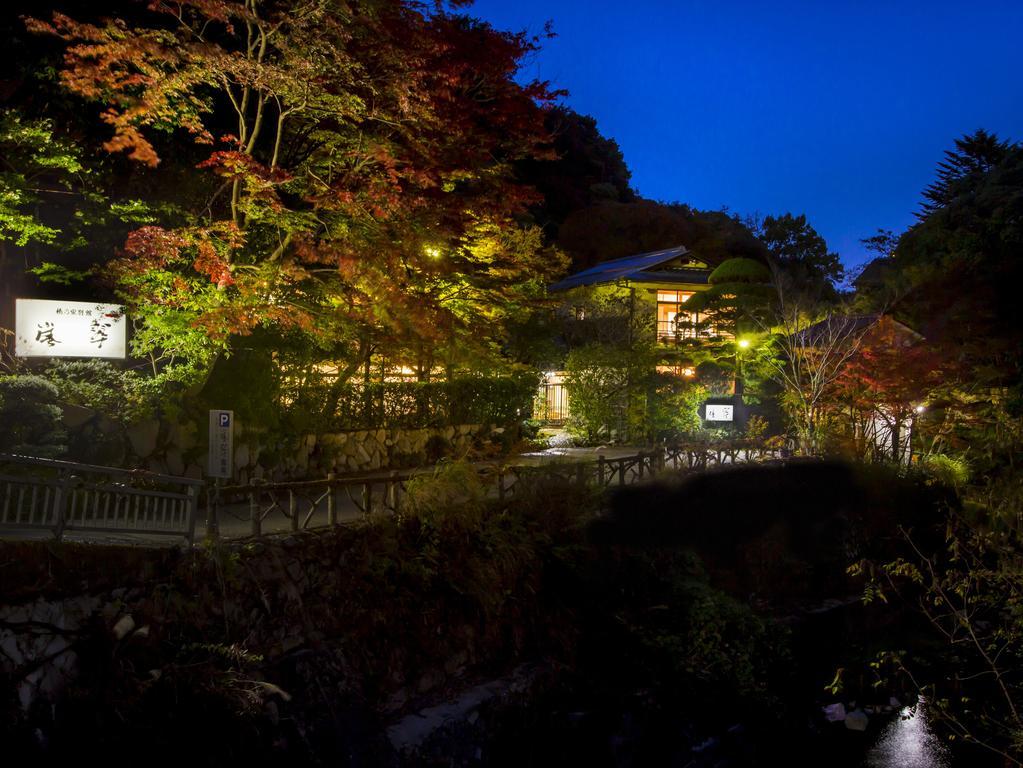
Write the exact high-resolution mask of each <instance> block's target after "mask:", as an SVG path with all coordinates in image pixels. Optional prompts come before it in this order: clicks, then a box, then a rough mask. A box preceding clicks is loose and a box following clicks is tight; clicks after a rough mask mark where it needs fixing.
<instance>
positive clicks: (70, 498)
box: [0, 454, 203, 541]
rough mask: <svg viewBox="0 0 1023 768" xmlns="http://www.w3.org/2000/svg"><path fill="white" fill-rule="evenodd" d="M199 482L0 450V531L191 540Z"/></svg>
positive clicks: (58, 537) (194, 527)
mask: <svg viewBox="0 0 1023 768" xmlns="http://www.w3.org/2000/svg"><path fill="white" fill-rule="evenodd" d="M202 485H203V483H202V481H201V480H195V479H191V478H185V477H174V476H171V475H160V474H157V473H155V472H146V471H142V470H129V469H118V468H116V467H103V466H98V465H95V464H78V463H75V462H70V461H59V460H57V459H41V458H36V457H31V456H18V455H12V454H0V530H3V529H6V530H19V531H26V530H28V531H31V530H39V531H49V532H51V533H52V534H53V535H54V537H55V538H56V539H58V540H60V539H61V538H62V537H63V536H64V535H65V534H66V533H68V532H69V531H88V532H97V533H100V532H106V533H140V534H145V535H147V536H153V535H157V536H175V537H180V536H183V537H185V538H186V539H187V540H188V541H192V540H194V538H195V530H196V521H197V517H198V501H199V496H200V489H201V487H202Z"/></svg>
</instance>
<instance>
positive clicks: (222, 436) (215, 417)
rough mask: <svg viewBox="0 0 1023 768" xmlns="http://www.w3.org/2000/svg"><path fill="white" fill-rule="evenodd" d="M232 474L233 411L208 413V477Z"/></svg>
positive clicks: (229, 475)
mask: <svg viewBox="0 0 1023 768" xmlns="http://www.w3.org/2000/svg"><path fill="white" fill-rule="evenodd" d="M233 472H234V411H210V466H209V473H208V474H209V476H210V477H228V478H229V477H231V475H232V474H233Z"/></svg>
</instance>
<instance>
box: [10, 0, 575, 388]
mask: <svg viewBox="0 0 1023 768" xmlns="http://www.w3.org/2000/svg"><path fill="white" fill-rule="evenodd" d="M150 9H151V11H152V13H151V14H149V15H148V16H145V17H144V18H142V19H140V20H139V21H138V22H131V21H128V20H125V19H121V18H113V19H108V20H105V21H103V22H100V23H98V24H90V23H83V22H79V21H76V20H73V19H71V18H69V17H67V16H63V15H60V14H55V15H54V17H53V19H52V20H51V21H48V22H44V21H40V20H30V21H29V22H28V23H29V26H30V28H31V29H32V30H34V31H37V32H41V33H46V34H51V35H57V36H59V37H60V38H61V39H63V40H64V41H65V42H66V43H67V45H68V47H67V50H66V57H65V61H66V65H65V67H64V69H63V70H62V72H61V78H62V82H63V83H64V85H65V87H66V88H67V89H69V90H70V91H71V92H72V93H75V94H77V95H78V96H81V97H83V98H85V99H88V100H91V101H94V102H97V103H98V104H99V105H100V108H101V110H102V111H101V113H100V117H101V119H102V120H103V122H105V123H106V124H107V125H109V126H110V128H111V129H112V136H111V137H110V139H109V140H108V141H107V142H106V143H105V144H104V146H105V148H106V149H107V150H108V151H109V152H112V153H126V154H127V156H128V157H129V158H130V159H131V160H133V161H134V162H136V163H140V164H142V165H144V166H147V167H150V168H156V167H158V166H159V164H160V163H161V160H162V156H161V152H162V151H163V150H161V147H162V146H167V145H168V143H170V145H171V146H173V147H174V148H175V151H177V148H178V147H179V146H181V141H182V139H183V138H186V137H187V138H190V140H191V142H192V144H193V148H192V149H190V150H189V151H192V152H196V153H199V157H200V162H199V163H198V171H197V173H196V175H195V177H194V186H195V187H196V188H197V189H198V190H200V191H201V194H197V195H196V196H195V197H196V200H195V201H194V202H192V204H190V205H189V207H188V208H187V210H184V211H182V212H181V215H180V216H177V217H164V218H163V219H162V220H161V221H159V222H158V223H153V224H150V225H149V226H145V227H141V228H139V229H137V230H135V231H134V232H132V233H131V234H130V235H129V236H128V238H127V240H126V242H125V246H124V251H123V256H122V258H120V259H119V260H117V261H116V262H115V263H114V264H113V271H114V274H115V276H116V279H117V280H118V284H119V286H120V288H121V290H122V291H123V293H124V295H125V298H126V299H127V300H128V301H129V303H130V304H131V305H132V309H133V314H134V316H135V317H136V318H137V321H138V328H137V332H136V336H135V339H136V351H137V352H141V353H145V354H148V355H150V356H152V357H153V359H154V363H155V362H156V361H157V360H159V359H161V358H162V359H164V360H174V359H180V358H181V357H186V358H188V359H190V360H192V361H193V362H196V363H197V364H198V365H199V366H200V367H204V368H206V367H208V366H209V364H210V363H211V362H212V360H213V359H214V358H215V357H216V356H217V355H218V354H219V353H220V352H222V351H224V350H227V349H229V347H230V344H231V341H232V339H237V337H238V336H244V335H248V334H251V333H252V332H253V331H254V330H255V329H257V328H264V329H267V330H269V331H271V332H272V333H275V334H278V335H280V336H281V337H282V338H283V337H284V336H287V335H290V334H299V335H302V336H306V337H309V338H310V339H313V340H314V343H313V345H312V347H313V349H315V350H317V351H318V353H319V354H321V355H322V356H323V357H324V358H327V359H335V360H337V359H340V360H343V361H345V362H346V365H347V369H346V371H347V372H348V373H350V372H352V371H354V370H355V369H356V368H357V367H359V366H360V365H362V364H363V363H364V362H365V361H366V359H368V355H370V354H372V352H373V350H377V351H380V350H382V349H386V348H388V347H389V348H391V349H392V350H393V349H395V348H397V349H399V350H407V349H409V348H412V349H414V348H416V347H417V346H438V345H440V346H443V345H445V344H446V345H447V350H448V351H449V352H450V353H451V354H452V355H454V354H455V352H457V351H460V350H464V349H466V348H471V349H472V350H476V351H477V352H478V353H479V354H485V353H488V352H491V351H492V350H493V348H494V345H495V344H496V340H497V339H499V338H500V335H501V329H502V323H503V322H504V321H505V320H506V319H507V318H508V317H510V316H512V315H515V314H516V313H517V312H518V311H519V309H520V307H521V306H522V305H523V304H529V303H531V302H533V301H534V300H535V299H536V298H537V296H538V295H539V293H540V286H542V284H543V283H544V282H545V281H546V280H547V279H548V278H549V276H550V275H551V274H552V273H553V272H554V271H555V270H556V269H558V268H559V267H560V262H559V261H558V259H557V258H556V256H554V255H552V254H550V253H547V252H544V251H543V249H542V247H541V243H540V240H539V236H538V234H537V233H535V232H532V231H531V230H530V229H529V227H528V226H523V225H522V224H520V218H521V216H522V214H523V213H524V211H525V209H526V207H527V206H528V205H529V204H530V203H531V202H532V201H533V200H534V199H535V193H533V192H531V190H529V189H528V188H526V187H525V186H523V185H520V184H518V183H516V181H515V180H514V178H513V169H514V168H513V166H514V163H516V162H517V161H519V160H521V159H523V158H526V157H533V156H543V155H545V154H546V153H548V152H549V144H548V139H547V137H546V134H545V131H544V129H543V124H542V120H543V113H542V111H541V109H540V105H542V104H543V103H544V102H546V101H548V100H549V99H550V97H551V93H550V92H549V91H548V90H547V88H546V86H545V85H544V84H543V83H532V84H528V85H525V86H521V85H519V84H518V83H517V82H516V81H515V80H514V75H515V73H516V71H517V66H518V62H519V61H520V60H521V58H522V56H524V55H525V54H527V53H528V52H530V51H531V50H533V49H534V47H535V42H534V41H532V40H531V39H529V38H526V37H525V36H524V35H521V34H520V35H514V34H508V33H501V32H497V31H495V30H493V29H492V28H491V27H489V26H488V25H486V24H483V23H481V22H478V21H476V20H474V19H471V18H468V17H466V16H462V15H456V14H453V13H450V12H448V11H446V10H444V9H443V8H440V7H438V8H437V9H435V10H432V11H431V12H429V13H427V12H426V11H425V9H423V8H421V7H420V6H419V4H417V3H415V2H411V0H409V2H404V1H403V0H387V1H386V2H382V3H374V4H349V3H345V2H342V0H303V2H300V3H297V4H296V3H290V2H283V0H269V1H264V0H238V1H237V2H234V1H232V0H185V2H181V3H164V2H160V1H159V0H158V1H157V2H154V3H152V4H151V5H150ZM281 346H282V347H283V346H284V345H283V344H281ZM343 367H344V366H343Z"/></svg>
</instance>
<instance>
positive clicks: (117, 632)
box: [111, 615, 135, 640]
mask: <svg viewBox="0 0 1023 768" xmlns="http://www.w3.org/2000/svg"><path fill="white" fill-rule="evenodd" d="M133 629H135V619H133V618H132V617H131V616H130V615H126V616H122V617H121V618H119V619H118V620H117V623H116V624H114V627H113V629H112V630H111V631H112V632H113V633H114V637H116V638H117V639H118V640H122V639H124V637H125V635H127V634H128V633H129V632H131V631H132V630H133Z"/></svg>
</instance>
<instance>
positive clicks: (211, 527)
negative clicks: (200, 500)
mask: <svg viewBox="0 0 1023 768" xmlns="http://www.w3.org/2000/svg"><path fill="white" fill-rule="evenodd" d="M219 511H220V478H219V477H217V478H214V480H213V492H212V493H209V492H207V494H206V538H208V539H212V540H213V541H216V540H217V539H219V538H220V521H219V519H218V518H219ZM135 518H136V520H137V519H138V498H137V497H136V499H135Z"/></svg>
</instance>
